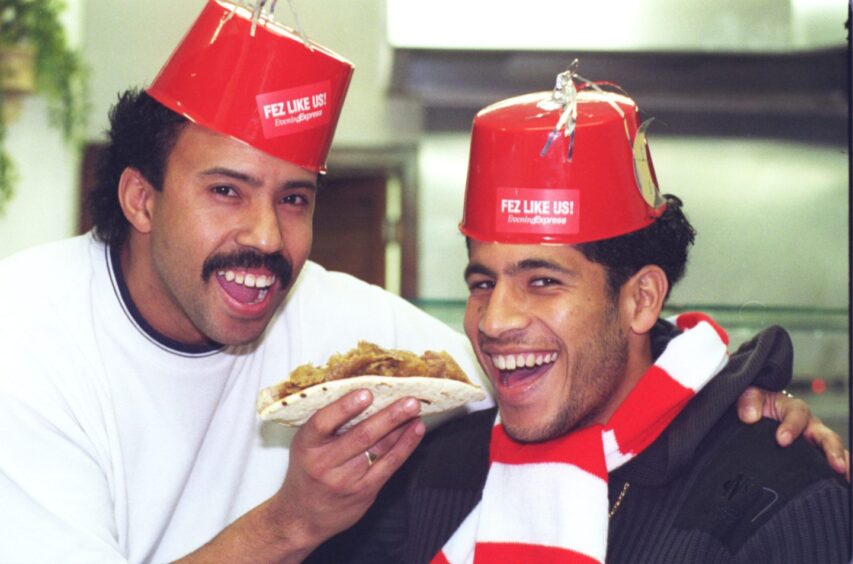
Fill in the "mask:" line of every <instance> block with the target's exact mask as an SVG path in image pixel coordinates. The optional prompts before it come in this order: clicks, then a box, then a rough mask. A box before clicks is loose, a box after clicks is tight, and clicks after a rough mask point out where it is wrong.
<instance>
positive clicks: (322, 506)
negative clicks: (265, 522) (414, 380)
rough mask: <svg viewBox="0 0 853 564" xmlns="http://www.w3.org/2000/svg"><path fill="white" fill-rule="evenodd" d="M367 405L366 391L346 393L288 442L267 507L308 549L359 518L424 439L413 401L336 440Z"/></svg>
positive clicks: (397, 405) (401, 402)
mask: <svg viewBox="0 0 853 564" xmlns="http://www.w3.org/2000/svg"><path fill="white" fill-rule="evenodd" d="M371 401H372V397H371V395H370V393H369V392H368V391H366V390H359V391H356V392H353V393H350V394H348V395H346V396H344V397H343V398H341V399H340V400H339V401H337V402H335V403H333V404H331V405H329V406H327V407H326V408H324V409H322V410H320V411H318V412H317V413H316V414H315V415H314V416H313V417H312V418H311V419H309V420H308V422H307V423H306V424H305V425H303V426H302V428H300V430H299V432H297V433H296V435H295V436H294V438H293V442H292V444H291V448H290V464H289V466H288V470H287V476H286V477H285V480H284V484H283V485H282V487H281V489H280V490H279V492H278V493H277V494H276V495H275V496H274V497H273V499H272V500H270V501H271V507H272V506H275V505H277V506H278V511H280V514H279V515H278V517H279V519H276V520H277V521H280V522H283V523H289V524H291V526H296V528H297V530H298V531H299V533H300V535H301V536H302V540H303V541H304V542H307V544H308V545H309V546H311V548H312V549H313V548H314V547H316V546H317V545H319V544H320V543H321V542H323V541H325V540H326V539H328V538H329V537H331V536H333V535H334V534H336V533H338V532H340V531H342V530H344V529H347V528H349V527H350V526H352V525H353V524H355V522H356V521H358V519H360V518H361V516H362V515H364V513H365V512H366V511H367V509H368V508H369V507H370V505H371V504H372V503H373V501H374V500H375V499H376V495H377V493H378V492H379V490H380V488H381V487H382V486H383V485H384V484H385V482H386V481H388V479H389V478H390V477H391V475H392V474H393V473H394V472H396V471H397V469H399V468H400V466H402V464H403V463H404V462H405V461H406V459H407V458H408V457H409V455H410V454H411V453H412V452H413V451H414V450H415V447H417V445H418V444H419V443H420V440H421V438H422V437H423V435H424V433H425V430H426V429H425V427H424V424H423V423H422V422H421V420H420V419H419V418H417V414H418V411H419V409H420V407H419V403H418V401H417V400H416V399H414V398H406V399H402V400H399V401H397V402H395V403H394V404H392V405H390V406H388V407H387V408H385V409H383V410H382V411H380V412H378V413H377V414H375V415H373V416H372V417H370V418H368V419H366V420H364V421H362V422H361V423H359V424H358V425H356V426H355V427H353V428H352V429H350V430H348V431H347V432H346V433H344V434H342V435H337V434H336V431H337V429H338V428H340V427H341V426H342V425H343V424H344V423H346V422H347V421H349V420H350V419H352V418H353V417H354V416H356V415H357V414H358V413H360V412H361V411H363V410H364V409H365V408H366V407H367V406H368V405H370V402H371Z"/></svg>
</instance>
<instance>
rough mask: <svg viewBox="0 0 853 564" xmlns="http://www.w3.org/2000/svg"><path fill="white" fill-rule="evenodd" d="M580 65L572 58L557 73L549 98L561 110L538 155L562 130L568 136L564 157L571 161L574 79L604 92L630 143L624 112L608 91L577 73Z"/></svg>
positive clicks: (575, 116)
mask: <svg viewBox="0 0 853 564" xmlns="http://www.w3.org/2000/svg"><path fill="white" fill-rule="evenodd" d="M579 66H580V63H579V62H578V60H577V59H574V60H573V61H572V62H571V63H569V66H568V68H567V69H566V70H565V71H563V72H561V73H560V74H558V75H557V83H556V85H555V86H554V93H553V94H552V96H551V100H552V101H553V102H556V103H557V104H560V105H561V106H562V108H563V112H562V113H561V114H560V119H558V120H557V124H556V125H555V126H554V129H553V130H552V131H551V133H549V134H548V139H546V140H545V145H544V146H543V147H542V150H541V151H540V152H539V156H540V157H544V156H545V155H546V154H548V150H549V149H550V148H551V145H552V144H553V143H554V141H555V140H556V139H557V136H558V135H559V134H560V131H561V130H562V132H563V136H564V137H568V138H569V150H568V152H567V155H566V159H567V160H568V161H569V162H571V160H572V152H573V150H574V146H575V125H576V124H577V117H578V105H577V96H578V89H577V86H576V85H575V81H578V82H579V83H580V84H581V85H582V86H583V87H589V88H592V89H593V90H595V91H596V92H598V93H599V94H604V95H605V96H604V100H605V101H606V102H607V103H608V104H609V105H610V106H611V107H612V108H613V109H614V110H616V113H617V114H619V117H621V118H622V126H623V127H624V128H625V138H626V139H627V140H628V145H629V146H630V145H631V133H630V132H629V131H628V122H627V120H626V119H625V112H623V111H622V108H620V107H619V104H617V103H616V102H614V101H613V100H611V99H610V97H609V96H607V94H608V92H607V91H605V90H603V89H602V88H601V87H600V86H599V85H598V84H596V83H595V82H592V81H591V80H587V79H586V78H584V77H582V76H580V75H579V74H578V73H577V69H578V67H579Z"/></svg>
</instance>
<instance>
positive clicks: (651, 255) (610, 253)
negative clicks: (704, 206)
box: [575, 194, 696, 298]
mask: <svg viewBox="0 0 853 564" xmlns="http://www.w3.org/2000/svg"><path fill="white" fill-rule="evenodd" d="M664 198H665V199H666V202H667V205H666V210H664V212H663V214H662V215H661V216H660V217H659V218H658V219H657V220H656V221H655V222H654V223H652V224H651V225H649V226H647V227H644V228H643V229H640V230H638V231H633V232H631V233H627V234H625V235H620V236H618V237H613V238H611V239H604V240H602V241H593V242H591V243H580V244H578V245H575V248H576V249H577V250H578V251H580V252H581V254H583V256H584V257H586V259H587V260H589V261H592V262H597V263H599V264H600V265H602V266H603V267H604V270H605V271H606V272H607V285H608V289H609V290H610V294H611V296H612V297H615V296H617V295H619V290H620V289H621V288H622V285H623V284H625V282H627V281H628V279H629V278H631V276H633V275H634V274H636V273H637V271H639V270H640V269H641V268H643V267H644V266H646V265H650V264H653V265H656V266H659V267H660V268H661V269H662V270H663V271H664V273H665V274H666V278H667V281H668V282H669V290H667V294H666V298H668V297H669V291H670V290H672V288H673V286H675V284H676V283H678V281H679V280H681V278H682V277H683V276H684V271H685V270H686V268H687V255H688V253H689V251H690V246H691V245H693V241H694V239H695V238H696V230H695V229H694V228H693V226H692V225H690V221H689V220H688V219H687V217H686V216H685V215H684V212H683V211H682V210H681V207H682V205H683V204H682V202H681V200H680V199H679V198H678V197H677V196H673V195H672V194H665V195H664Z"/></svg>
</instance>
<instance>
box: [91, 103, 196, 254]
mask: <svg viewBox="0 0 853 564" xmlns="http://www.w3.org/2000/svg"><path fill="white" fill-rule="evenodd" d="M109 117H110V130H109V131H108V133H107V135H108V140H107V145H106V147H105V148H104V150H103V151H102V152H101V154H100V156H99V158H98V163H97V165H96V170H95V186H94V187H93V188H92V191H91V192H90V193H89V196H88V198H87V201H86V206H87V209H88V211H89V214H90V216H91V218H92V223H93V224H94V232H95V236H96V237H97V238H98V239H100V240H101V241H104V242H105V243H107V244H109V245H112V246H116V247H118V246H121V245H123V244H124V242H125V241H126V240H127V237H128V232H129V229H130V224H129V223H128V221H127V218H125V216H124V212H123V211H122V209H121V205H120V204H119V201H118V182H119V178H120V177H121V173H122V172H123V171H124V169H125V168H127V167H132V168H135V169H136V170H138V171H139V172H140V174H142V176H144V177H145V179H146V180H148V182H150V183H151V184H152V185H153V186H154V188H155V189H157V190H161V189H162V187H163V177H164V175H165V171H166V161H167V160H168V158H169V154H170V153H171V151H172V148H173V147H174V146H175V142H176V141H177V138H178V134H179V133H180V132H181V131H182V130H183V128H184V126H186V125H187V123H189V120H187V118H185V117H183V116H181V115H179V114H177V113H175V112H173V111H172V110H170V109H168V108H166V107H165V106H163V105H162V104H160V103H159V102H158V101H156V100H155V99H154V98H152V97H151V96H149V95H148V94H147V93H146V92H145V91H142V90H137V89H130V90H127V91H125V92H123V93H122V94H120V95H119V98H118V102H116V104H115V106H113V107H112V109H111V110H110V116H109Z"/></svg>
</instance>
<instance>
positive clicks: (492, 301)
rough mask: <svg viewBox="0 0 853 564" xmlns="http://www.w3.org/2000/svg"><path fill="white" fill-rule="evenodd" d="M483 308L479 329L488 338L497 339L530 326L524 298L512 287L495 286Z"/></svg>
mask: <svg viewBox="0 0 853 564" xmlns="http://www.w3.org/2000/svg"><path fill="white" fill-rule="evenodd" d="M482 307H483V309H482V310H481V314H480V321H479V323H478V324H477V328H478V329H479V331H480V332H481V333H483V334H484V335H486V336H488V337H493V338H497V337H500V336H501V335H503V334H505V333H506V332H508V331H514V330H518V329H524V328H525V327H527V326H528V325H529V324H530V315H529V314H528V313H527V308H526V307H525V300H524V297H523V296H522V295H520V293H519V292H518V291H517V290H515V289H513V287H512V286H511V285H508V284H506V285H503V284H500V283H498V284H497V285H495V287H494V289H493V290H492V292H491V294H490V295H489V297H488V300H487V301H486V303H485V304H484V305H483V306H482Z"/></svg>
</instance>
